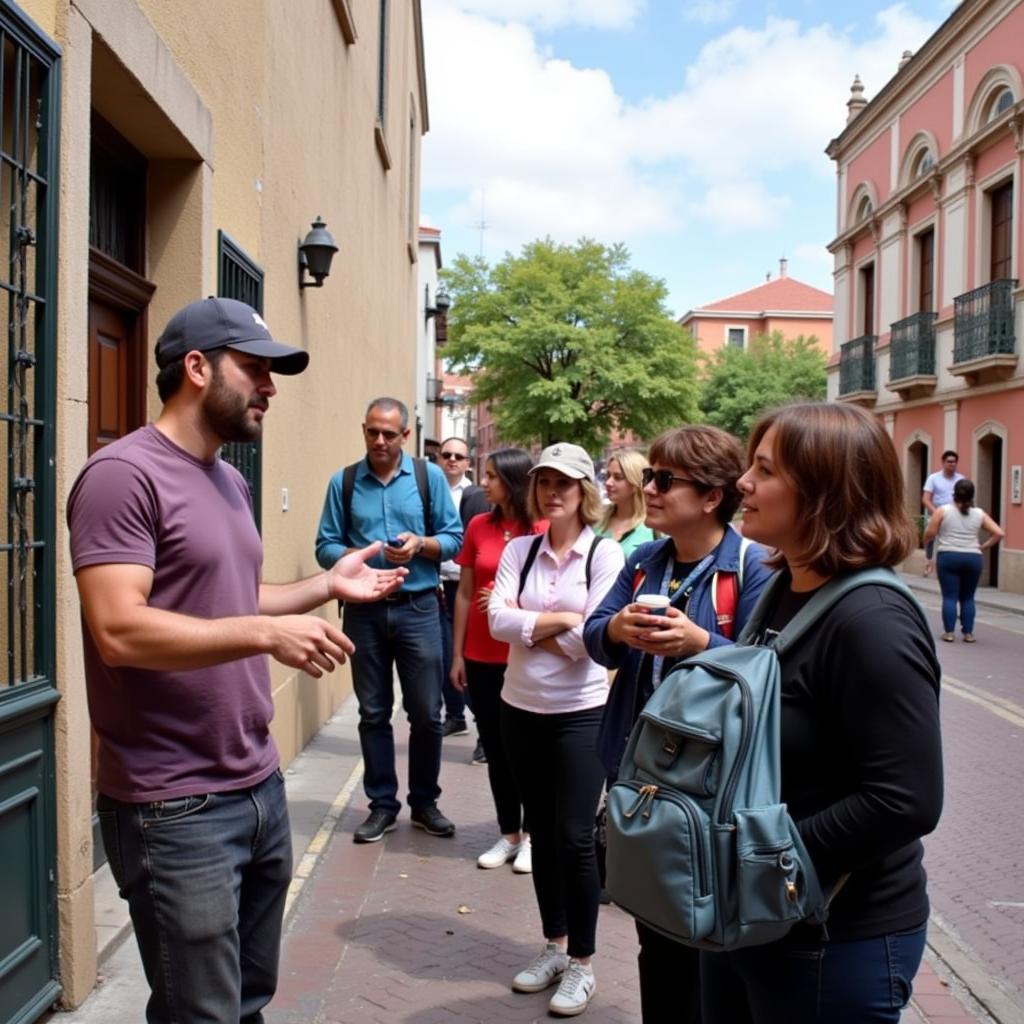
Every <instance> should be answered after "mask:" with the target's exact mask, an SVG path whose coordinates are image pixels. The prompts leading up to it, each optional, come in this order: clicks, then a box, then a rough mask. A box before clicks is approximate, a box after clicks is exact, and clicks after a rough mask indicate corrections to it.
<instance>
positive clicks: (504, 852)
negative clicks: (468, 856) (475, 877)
mask: <svg viewBox="0 0 1024 1024" xmlns="http://www.w3.org/2000/svg"><path fill="white" fill-rule="evenodd" d="M519 850H520V844H519V843H510V842H509V841H508V840H507V839H506V838H505V837H504V836H499V837H498V841H497V842H496V843H495V844H494V845H493V846H492V847H491V848H490V849H489V850H488V851H487V852H486V853H481V854H480V856H479V857H477V859H476V866H477V867H478V868H500V867H501V866H502V864H507V863H508V862H509V861H510V860H512V858H513V857H515V856H517V855H518V853H519Z"/></svg>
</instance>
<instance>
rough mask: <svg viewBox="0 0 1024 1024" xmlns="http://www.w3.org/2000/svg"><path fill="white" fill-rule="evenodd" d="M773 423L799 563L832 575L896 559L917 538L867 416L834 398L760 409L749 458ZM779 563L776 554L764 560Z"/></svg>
mask: <svg viewBox="0 0 1024 1024" xmlns="http://www.w3.org/2000/svg"><path fill="white" fill-rule="evenodd" d="M772 427H774V428H775V439H774V440H775V446H774V451H773V452H772V455H773V458H774V459H775V462H776V471H777V472H778V473H780V474H781V475H782V476H783V477H784V478H785V479H787V480H788V481H789V482H790V483H792V485H793V488H794V490H795V491H796V522H795V523H794V528H795V530H796V538H797V544H796V547H797V548H798V550H799V555H798V559H799V561H798V564H799V565H801V566H805V567H806V568H808V569H811V570H812V571H813V572H816V573H818V575H820V576H828V577H832V576H838V575H840V574H841V573H845V572H852V571H853V570H855V569H863V568H866V567H868V566H876V565H887V566H888V565H895V564H896V563H897V562H902V561H903V559H904V558H906V557H907V555H909V554H910V552H911V550H912V549H913V548H914V546H915V545H916V543H917V531H916V530H915V529H914V526H913V524H912V523H911V520H910V515H909V513H908V512H907V508H906V504H905V502H904V500H903V475H902V473H901V472H900V464H899V458H898V456H897V455H896V449H895V447H894V446H893V443H892V440H891V438H890V437H889V435H888V434H887V433H886V432H885V430H884V429H883V428H882V425H881V424H880V423H879V422H878V420H877V419H876V418H875V417H874V416H872V415H871V414H870V413H867V412H865V411H864V410H863V409H860V408H858V407H856V406H852V405H840V404H838V403H835V402H801V403H797V404H794V405H787V406H783V407H782V408H780V409H776V410H774V411H772V412H769V413H766V414H765V415H764V416H762V417H761V419H760V420H758V422H757V424H756V425H755V426H754V429H753V431H752V432H751V435H750V441H749V442H748V452H749V457H750V461H751V462H753V460H754V453H755V452H756V451H757V446H758V445H759V444H760V443H761V440H762V439H763V437H764V435H765V434H766V433H767V432H768V430H769V429H770V428H772ZM766 564H767V565H770V566H773V567H779V566H781V565H784V564H786V563H785V559H784V558H783V556H782V555H776V556H774V557H773V558H771V559H769V560H767V561H766Z"/></svg>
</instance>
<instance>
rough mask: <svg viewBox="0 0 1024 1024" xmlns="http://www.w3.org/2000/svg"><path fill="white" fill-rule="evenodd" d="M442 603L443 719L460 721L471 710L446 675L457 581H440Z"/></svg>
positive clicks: (448, 666)
mask: <svg viewBox="0 0 1024 1024" xmlns="http://www.w3.org/2000/svg"><path fill="white" fill-rule="evenodd" d="M441 587H442V589H443V590H444V601H443V602H442V604H441V649H442V651H443V652H444V675H443V677H442V683H441V695H442V696H443V697H444V718H445V721H446V722H447V721H448V720H449V719H455V721H462V720H463V719H464V718H465V717H466V708H467V707H469V708H470V709H472V704H470V702H469V700H467V699H466V698H467V696H468V694H467V693H460V692H459V691H458V690H456V689H455V687H454V686H452V681H451V680H450V679H449V678H448V673H449V672H451V670H452V647H453V638H452V630H453V628H454V622H455V595H456V594H457V593H458V590H459V581H458V580H442V581H441Z"/></svg>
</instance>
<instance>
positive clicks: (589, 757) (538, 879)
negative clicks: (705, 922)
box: [487, 444, 623, 1017]
mask: <svg viewBox="0 0 1024 1024" xmlns="http://www.w3.org/2000/svg"><path fill="white" fill-rule="evenodd" d="M530 480H531V482H530V493H529V508H530V513H531V515H532V517H533V519H534V520H535V521H536V520H540V519H546V520H547V522H548V528H547V530H546V531H545V532H544V533H543V534H542V535H541V536H539V537H536V538H535V537H516V538H514V539H512V540H510V541H509V542H508V544H507V545H506V547H505V550H504V551H503V552H502V555H501V561H500V563H499V564H498V573H497V576H496V578H495V580H494V590H493V592H492V594H491V600H490V603H489V605H488V608H487V616H488V620H489V622H490V627H491V635H492V636H493V637H494V639H495V640H499V641H502V642H503V643H507V644H508V645H509V655H508V668H507V669H506V672H505V680H504V685H503V687H502V691H501V701H502V703H501V733H502V737H503V738H504V741H505V750H506V752H507V754H508V758H509V762H510V764H511V766H512V774H513V776H514V777H515V780H516V784H517V785H518V787H519V793H520V795H521V797H522V800H523V807H524V809H525V812H526V816H527V818H528V819H529V822H530V833H531V838H532V841H533V887H534V892H535V893H536V896H537V906H538V909H539V910H540V917H541V927H542V929H543V933H544V943H545V944H544V948H543V949H542V950H541V951H540V953H539V954H538V955H537V956H536V957H535V958H534V960H533V961H532V962H531V963H530V965H529V966H528V967H526V968H525V969H524V970H522V971H520V972H519V973H518V974H517V975H516V976H515V978H514V979H513V981H512V988H513V989H514V990H515V991H516V992H542V991H543V990H544V989H546V988H548V987H549V986H550V985H554V984H556V983H557V984H558V990H557V991H556V992H555V994H554V995H553V996H552V997H551V1001H550V1002H549V1003H548V1009H549V1011H550V1012H551V1013H554V1014H557V1015H560V1016H566V1017H570V1016H575V1015H576V1014H579V1013H582V1012H583V1011H584V1010H585V1009H586V1007H587V1004H588V1003H589V1002H590V999H591V997H592V996H593V994H594V989H595V986H596V983H595V981H594V972H593V968H592V967H591V963H590V960H591V957H592V956H593V953H594V944H595V933H596V930H597V908H598V895H599V892H600V883H599V880H598V875H597V861H596V858H595V855H594V813H595V812H596V810H597V801H598V798H599V797H600V796H601V786H602V784H603V782H604V767H603V766H602V764H601V761H600V759H599V758H598V756H597V751H596V744H597V733H598V729H599V728H600V725H601V717H602V713H603V711H604V702H605V700H606V699H607V697H608V675H607V672H606V671H605V669H604V668H603V667H602V666H600V665H598V664H597V663H596V662H594V661H592V660H591V659H590V657H589V656H588V655H587V651H586V648H585V647H584V646H583V622H584V620H585V619H586V617H587V616H588V615H589V614H590V613H591V612H593V611H594V609H595V608H597V606H598V605H599V604H600V603H601V601H602V600H603V598H604V595H605V594H606V593H607V592H608V590H609V588H610V587H611V585H612V583H614V582H615V578H616V577H617V576H618V574H619V572H620V570H621V569H622V565H623V560H622V552H621V551H620V550H619V546H618V545H617V544H613V543H611V541H609V540H602V539H601V538H600V537H598V536H597V535H596V534H595V533H594V530H593V524H594V523H596V522H597V520H598V518H599V516H600V515H601V497H600V493H599V492H598V489H597V485H596V484H595V483H594V464H593V462H591V460H590V456H589V455H587V453H586V452H585V451H584V450H583V449H582V448H580V447H579V446H577V445H574V444H554V445H551V446H550V447H548V448H545V449H544V451H543V452H541V455H540V459H539V460H538V462H537V464H536V465H535V466H534V467H533V469H532V470H531V471H530Z"/></svg>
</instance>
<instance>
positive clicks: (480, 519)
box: [450, 448, 547, 874]
mask: <svg viewBox="0 0 1024 1024" xmlns="http://www.w3.org/2000/svg"><path fill="white" fill-rule="evenodd" d="M532 466H533V459H532V458H531V457H530V453H529V452H526V451H523V449H522V448H502V449H501V450H500V451H496V452H494V453H493V454H492V455H491V456H489V457H488V459H487V462H486V463H485V465H484V474H483V478H482V480H481V486H482V487H483V490H484V497H486V499H487V501H488V502H489V504H490V505H491V506H492V510H491V511H490V512H485V513H482V514H481V515H477V516H474V517H473V518H472V519H471V520H470V521H469V525H468V526H467V527H466V537H465V540H464V541H463V544H462V550H461V551H460V552H459V554H458V557H457V558H456V559H455V561H456V562H457V563H458V564H459V565H460V566H461V567H462V573H461V575H460V576H459V589H458V592H457V593H456V595H455V609H454V611H455V622H454V629H453V643H452V648H453V649H452V667H451V675H450V678H451V683H452V686H454V687H455V688H456V689H457V690H459V691H464V690H466V689H468V690H469V696H470V700H471V701H472V704H473V714H474V715H475V716H476V725H477V729H478V730H479V732H480V742H481V743H482V744H483V748H484V754H485V755H486V758H487V779H488V781H489V782H490V785H491V796H492V797H493V798H494V808H495V810H496V811H497V815H498V830H499V832H500V833H501V834H500V835H499V836H498V841H497V842H496V843H495V844H494V845H493V846H492V847H490V849H488V850H486V851H485V852H484V853H481V854H480V856H479V857H478V858H477V861H476V863H477V866H478V867H481V868H498V867H501V866H503V865H504V864H507V863H508V862H509V861H512V870H513V871H515V872H516V873H517V874H529V873H530V871H531V870H532V869H531V863H532V861H531V851H530V836H529V834H528V833H527V831H526V821H525V818H524V816H523V803H522V800H521V798H520V796H519V788H518V787H517V786H516V782H515V778H514V777H513V775H512V768H511V766H510V764H509V760H508V755H507V754H506V753H505V746H504V744H503V743H502V740H501V730H500V711H501V688H502V685H503V683H504V681H505V667H506V663H507V662H508V644H506V643H502V642H501V641H500V640H495V639H494V638H493V637H492V636H491V633H490V630H489V629H488V627H487V604H488V602H489V601H490V597H491V591H492V589H493V587H494V575H495V573H496V572H497V571H498V563H499V561H500V560H501V555H502V552H503V551H504V550H505V545H507V544H508V542H509V541H510V540H512V539H514V538H515V537H525V536H529V535H532V534H535V533H543V532H544V529H545V528H546V527H547V523H545V522H544V521H543V520H542V521H541V522H539V523H536V524H535V523H534V521H533V519H532V517H531V516H530V511H529V508H528V507H527V500H526V499H527V492H528V490H529V487H530V468H531V467H532Z"/></svg>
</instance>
